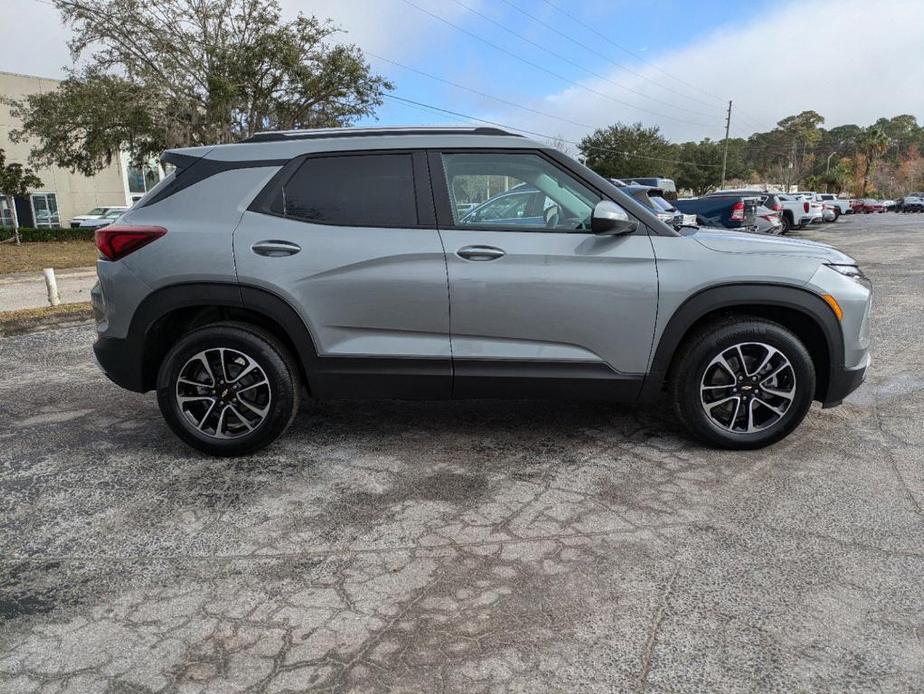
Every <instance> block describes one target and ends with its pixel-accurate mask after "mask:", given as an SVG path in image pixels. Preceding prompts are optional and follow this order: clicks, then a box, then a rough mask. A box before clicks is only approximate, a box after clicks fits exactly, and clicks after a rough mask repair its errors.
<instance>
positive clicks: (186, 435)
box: [157, 322, 300, 456]
mask: <svg viewBox="0 0 924 694" xmlns="http://www.w3.org/2000/svg"><path fill="white" fill-rule="evenodd" d="M222 349H223V350H225V351H224V352H219V350H222ZM201 353H205V354H206V355H207V356H206V363H205V365H204V366H203V365H201V362H202V359H201V357H200V358H199V360H198V361H197V360H196V357H197V356H199V355H200V354H201ZM216 354H218V355H219V356H218V358H219V359H226V360H230V361H229V363H228V367H227V369H226V372H227V375H226V376H225V377H223V376H222V374H221V372H220V371H219V370H218V367H217V366H216V363H215V359H216ZM248 359H249V360H250V361H249V362H248V361H246V360H248ZM235 360H236V361H235ZM242 362H243V364H246V365H247V366H248V367H249V366H251V364H256V365H257V367H258V368H252V369H251V371H250V373H249V374H247V373H245V372H244V368H245V367H244V366H243V365H242ZM197 368H198V369H199V376H197V377H196V378H194V379H192V380H194V381H195V382H196V383H197V384H198V383H200V382H201V384H202V385H201V386H200V385H197V386H195V387H192V386H191V385H190V381H189V380H184V382H183V384H180V383H178V380H179V378H180V376H181V373H183V375H184V376H185V377H187V378H188V377H189V373H190V372H189V371H188V369H197ZM184 369H187V371H184ZM235 370H237V371H236V373H237V378H236V380H235V379H234V373H232V372H234V371H235ZM261 372H262V373H261ZM209 378H211V384H210V383H209ZM247 379H249V380H247ZM253 383H258V385H252V384H253ZM262 384H265V385H262ZM247 386H250V387H249V388H248V387H247ZM299 386H300V384H299V370H298V367H297V366H296V363H295V361H294V359H293V358H292V355H291V354H290V353H289V351H288V350H287V349H286V348H285V347H284V346H283V345H282V344H281V343H280V342H279V340H277V339H276V338H275V337H273V336H272V335H271V334H269V333H268V332H266V331H265V330H262V329H260V328H257V327H256V326H252V325H248V324H246V323H230V322H228V323H215V324H212V325H207V326H204V327H201V328H197V329H195V330H192V331H191V332H189V333H187V334H186V335H184V336H183V337H182V338H180V340H179V341H178V342H177V343H176V344H175V345H174V346H173V348H172V349H171V350H170V351H169V352H168V353H167V356H166V357H165V358H164V360H163V362H162V363H161V365H160V370H159V371H158V375H157V404H158V405H159V406H160V411H161V414H162V415H163V417H164V419H165V420H166V422H167V424H168V425H169V426H170V428H171V429H172V430H173V432H174V433H175V434H176V435H177V436H178V437H179V438H180V439H182V440H183V441H184V442H186V443H187V444H189V445H190V446H192V447H193V448H197V449H199V450H200V451H203V452H205V453H209V454H211V455H216V456H237V455H246V454H247V453H252V452H254V451H256V450H259V449H260V448H263V447H265V446H267V445H269V444H270V443H272V442H273V441H274V440H275V439H277V438H278V437H279V436H281V435H282V433H283V432H284V431H285V430H286V429H287V428H288V427H289V425H290V424H291V423H292V420H293V419H295V415H296V413H297V412H298V401H299ZM189 388H192V390H191V391H190V390H188V389H189ZM231 388H234V389H237V388H240V389H241V390H242V391H245V390H249V391H250V392H249V393H248V395H246V396H244V395H243V392H241V393H237V392H232V391H231ZM180 389H187V390H185V391H184V392H183V395H192V396H194V397H192V398H190V400H191V401H192V400H202V404H201V406H200V405H199V404H198V403H194V404H193V405H192V407H196V406H200V407H201V410H199V412H203V411H204V410H206V409H207V408H208V407H209V405H210V404H211V405H212V406H215V405H217V406H218V407H222V406H223V407H222V412H221V416H224V417H225V420H222V419H216V417H218V416H219V415H218V414H217V412H216V411H212V412H211V413H210V414H209V413H204V414H201V420H200V424H201V425H202V428H201V429H199V428H197V427H196V423H195V422H194V420H193V417H194V416H196V414H197V413H195V412H190V413H188V414H187V413H186V412H184V411H183V410H182V409H181V405H180V403H179V400H178V396H180ZM219 391H220V392H219ZM199 395H201V396H202V397H198V396H199ZM223 398H224V399H223ZM242 399H246V400H247V401H246V402H241V400H242ZM248 403H250V404H251V406H250V407H245V405H247V404H248ZM254 406H256V407H254ZM186 407H190V405H188V404H187V405H186ZM235 411H237V412H240V413H243V415H244V416H240V415H237V416H235V414H234V413H235ZM261 411H263V412H264V414H263V415H262V419H259V417H260V412H261ZM244 420H246V423H245V421H244ZM220 427H222V428H223V430H224V431H225V432H226V434H227V435H229V436H230V438H218V437H217V436H216V433H214V432H217V431H218V430H219V428H220ZM244 427H247V428H246V429H245V428H244ZM210 430H211V431H210Z"/></svg>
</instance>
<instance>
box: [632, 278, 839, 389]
mask: <svg viewBox="0 0 924 694" xmlns="http://www.w3.org/2000/svg"><path fill="white" fill-rule="evenodd" d="M729 315H742V316H743V315H749V316H756V317H758V318H766V319H768V320H773V321H775V322H777V323H780V324H781V325H783V326H784V327H786V328H788V329H789V330H792V331H793V333H795V334H796V336H797V337H798V338H799V339H800V341H801V342H802V343H803V344H804V345H805V346H806V349H808V351H809V354H810V355H811V357H812V362H813V364H814V365H815V371H816V377H817V382H816V387H815V394H814V399H815V400H820V401H821V402H825V401H826V399H827V393H828V389H829V387H830V384H831V381H832V378H833V377H834V375H835V373H836V372H838V371H839V370H840V369H842V368H843V362H844V342H843V335H842V333H841V328H840V324H839V323H838V321H837V318H836V317H835V315H834V312H833V311H832V310H831V308H830V307H829V306H828V305H827V304H826V303H825V302H824V300H823V299H822V298H821V297H820V296H818V295H816V294H813V293H812V292H810V291H808V290H805V289H801V288H799V287H787V286H780V285H772V284H727V285H721V286H718V287H710V288H708V289H704V290H702V291H700V292H698V293H697V294H694V295H693V296H691V297H690V298H688V299H687V300H686V301H684V303H683V304H681V305H680V306H679V307H678V308H677V310H676V311H675V312H674V314H673V315H672V316H671V318H670V319H669V320H668V322H667V325H666V326H665V328H664V330H663V331H662V333H661V336H660V338H659V339H658V342H657V345H656V347H655V349H654V354H653V357H652V361H651V367H650V368H649V370H648V374H647V375H646V376H645V383H644V385H643V387H642V394H641V396H640V398H641V399H642V400H643V401H649V402H650V401H652V400H655V399H656V398H657V397H658V395H659V393H660V392H661V390H662V389H663V387H664V385H665V384H666V381H667V378H668V375H669V373H670V369H671V366H672V364H673V362H674V357H675V355H676V353H677V349H678V347H679V346H680V345H681V344H682V343H683V341H684V340H685V339H686V338H687V337H688V336H689V335H690V334H691V333H692V332H693V331H694V330H696V329H697V328H699V327H700V326H702V325H704V324H706V323H708V322H710V321H712V320H715V319H718V318H723V317H726V316H729Z"/></svg>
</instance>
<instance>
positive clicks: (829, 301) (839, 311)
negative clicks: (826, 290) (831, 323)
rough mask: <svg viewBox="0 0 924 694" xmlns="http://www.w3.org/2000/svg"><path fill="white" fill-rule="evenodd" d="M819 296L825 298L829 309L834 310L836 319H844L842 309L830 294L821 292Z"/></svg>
mask: <svg viewBox="0 0 924 694" xmlns="http://www.w3.org/2000/svg"><path fill="white" fill-rule="evenodd" d="M821 298H822V299H824V300H825V303H826V304H827V305H828V306H830V307H831V310H832V311H834V315H835V316H837V319H838V320H843V319H844V309H842V308H841V305H840V304H839V303H837V299H835V298H834V297H833V296H831V295H830V294H822V295H821Z"/></svg>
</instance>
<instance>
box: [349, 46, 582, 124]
mask: <svg viewBox="0 0 924 694" xmlns="http://www.w3.org/2000/svg"><path fill="white" fill-rule="evenodd" d="M341 45H344V44H341ZM363 53H365V54H366V55H368V56H372V57H373V58H375V59H376V60H381V61H383V62H386V63H390V64H391V65H395V66H396V67H400V68H402V69H404V70H409V71H410V72H413V73H416V74H418V75H421V76H422V77H426V78H428V79H431V80H435V81H437V82H442V83H443V84H448V85H449V86H451V87H454V88H456V89H462V90H464V91H467V92H471V93H472V94H477V95H478V96H480V97H483V98H485V99H492V100H494V101H497V102H498V103H501V104H504V105H506V106H513V107H514V108H518V109H521V110H523V111H528V112H529V113H534V114H536V115H537V116H543V117H544V118H551V119H553V120H558V121H561V122H562V123H568V124H569V125H576V126H578V127H579V128H588V129H591V130H592V129H593V128H594V126H592V125H589V124H587V123H581V122H579V121H574V120H571V119H570V118H562V117H561V116H555V115H552V114H551V113H545V112H544V111H539V110H537V109H534V108H530V107H529V106H524V105H523V104H518V103H516V102H515V101H510V100H508V99H504V98H502V97H499V96H495V95H494V94H488V93H487V92H483V91H481V90H479V89H475V88H473V87H468V86H466V85H464V84H459V83H458V82H453V81H452V80H448V79H445V78H443V77H439V76H438V75H434V74H431V73H429V72H424V71H423V70H418V69H417V68H415V67H411V66H410V65H405V64H404V63H399V62H398V61H397V60H392V59H390V58H386V57H385V56H382V55H377V54H375V53H372V52H370V51H363Z"/></svg>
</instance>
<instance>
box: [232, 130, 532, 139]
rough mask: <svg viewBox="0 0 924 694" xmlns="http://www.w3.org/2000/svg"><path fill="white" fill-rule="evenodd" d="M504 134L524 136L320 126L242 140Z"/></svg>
mask: <svg viewBox="0 0 924 694" xmlns="http://www.w3.org/2000/svg"><path fill="white" fill-rule="evenodd" d="M460 134H466V135H504V136H507V137H522V135H517V134H516V133H510V132H507V131H506V130H501V129H500V128H490V127H475V128H319V129H316V130H266V131H263V132H259V133H255V134H253V135H251V136H250V137H248V138H245V139H243V140H240V142H284V141H286V140H321V139H327V138H332V137H372V136H377V135H379V136H380V135H460Z"/></svg>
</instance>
